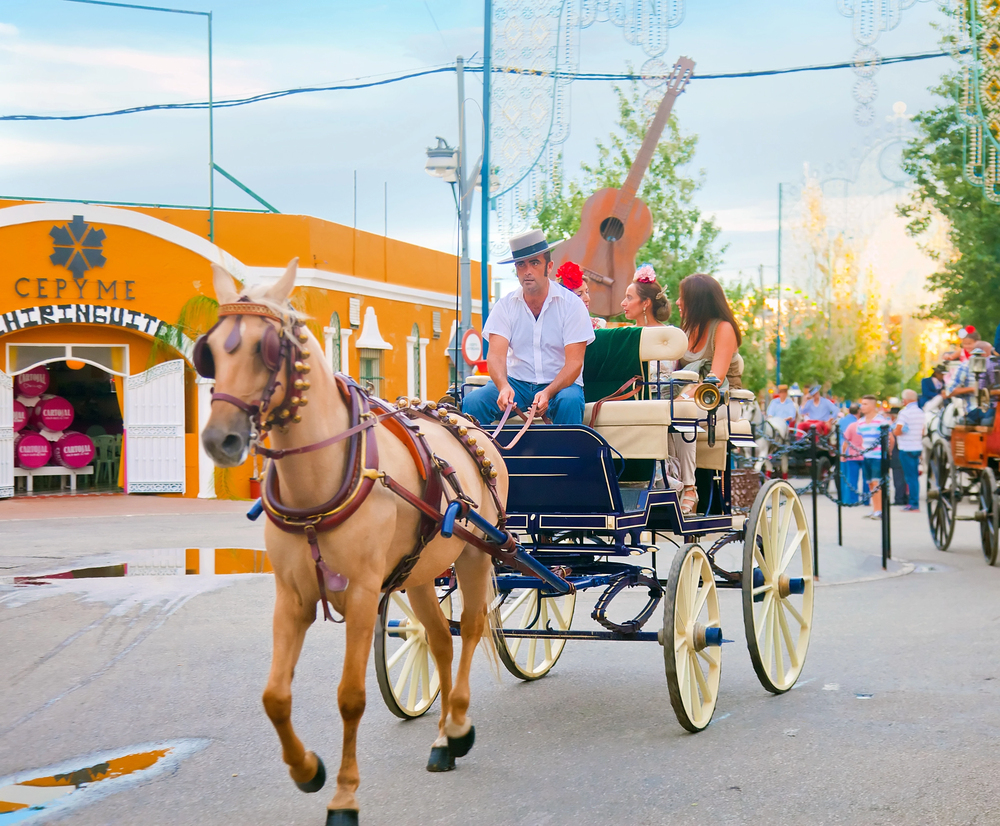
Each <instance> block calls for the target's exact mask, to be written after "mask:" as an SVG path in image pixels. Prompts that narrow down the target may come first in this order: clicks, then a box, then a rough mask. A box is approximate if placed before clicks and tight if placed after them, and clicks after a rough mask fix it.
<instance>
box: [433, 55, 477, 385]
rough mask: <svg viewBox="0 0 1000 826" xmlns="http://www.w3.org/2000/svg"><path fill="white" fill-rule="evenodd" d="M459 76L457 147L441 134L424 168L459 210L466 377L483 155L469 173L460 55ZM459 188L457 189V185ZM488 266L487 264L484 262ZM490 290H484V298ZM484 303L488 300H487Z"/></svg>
mask: <svg viewBox="0 0 1000 826" xmlns="http://www.w3.org/2000/svg"><path fill="white" fill-rule="evenodd" d="M455 68H456V74H457V76H458V148H457V149H455V148H454V147H452V146H449V145H448V142H447V141H446V140H445V139H444V138H441V137H438V138H437V146H434V147H431V148H429V149H428V150H427V162H426V163H425V164H424V169H425V170H426V172H427V174H428V175H432V176H433V177H435V178H440V179H441V180H442V181H445V182H447V183H449V184H451V188H452V194H453V195H454V196H455V208H456V209H457V210H458V223H459V228H460V234H461V245H460V250H459V265H458V266H459V293H460V295H461V300H462V311H461V316H460V318H458V319H456V324H455V376H456V380H457V379H461V378H465V376H466V375H467V374H468V369H469V368H468V365H467V364H465V359H463V358H462V357H461V356H460V349H459V348H460V346H461V341H462V335H463V334H464V333H465V331H466V330H468V329H470V328H471V327H472V261H471V260H470V258H469V219H470V216H471V212H472V195H473V193H474V192H475V191H476V189H475V182H476V179H477V178H478V177H479V169H480V165H481V164H482V157H481V156H480V158H479V160H478V161H476V163H475V164H474V165H473V169H472V171H471V173H470V174H469V175H468V176H466V175H465V169H466V164H467V161H466V158H467V155H466V147H465V61H464V60H463V59H462V58H461V57H458V58H457V59H456V61H455ZM456 188H457V189H456ZM483 266H484V267H485V264H483ZM487 296H488V293H487V294H484V296H483V299H484V302H485V300H486V299H487ZM484 306H485V303H484Z"/></svg>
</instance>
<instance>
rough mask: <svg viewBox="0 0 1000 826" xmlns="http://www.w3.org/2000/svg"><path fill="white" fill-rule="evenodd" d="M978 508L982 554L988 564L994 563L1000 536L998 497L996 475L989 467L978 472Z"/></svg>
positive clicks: (999, 500)
mask: <svg viewBox="0 0 1000 826" xmlns="http://www.w3.org/2000/svg"><path fill="white" fill-rule="evenodd" d="M979 510H980V513H979V519H980V520H981V521H980V522H979V532H980V535H981V537H982V540H983V556H985V557H986V561H987V562H988V563H989V564H990V565H996V564H997V550H998V547H997V545H998V536H1000V499H998V497H997V477H996V476H995V475H994V473H993V471H992V470H991V469H990V468H983V472H982V473H981V474H979Z"/></svg>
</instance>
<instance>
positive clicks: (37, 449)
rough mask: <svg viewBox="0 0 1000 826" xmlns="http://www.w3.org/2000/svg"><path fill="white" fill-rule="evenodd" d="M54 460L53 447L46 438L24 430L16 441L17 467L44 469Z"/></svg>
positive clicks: (15, 461)
mask: <svg viewBox="0 0 1000 826" xmlns="http://www.w3.org/2000/svg"><path fill="white" fill-rule="evenodd" d="M51 458H52V446H51V445H50V444H49V442H48V440H47V439H46V438H45V437H44V436H40V435H39V434H37V433H34V432H32V431H30V430H24V431H22V432H20V433H18V434H17V437H16V438H15V439H14V464H15V465H17V467H23V468H28V469H30V470H34V469H35V468H40V467H44V466H45V465H46V464H48V461H49V459H51Z"/></svg>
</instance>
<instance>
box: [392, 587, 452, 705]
mask: <svg viewBox="0 0 1000 826" xmlns="http://www.w3.org/2000/svg"><path fill="white" fill-rule="evenodd" d="M441 610H442V611H444V615H445V618H446V619H450V618H451V595H450V594H448V595H447V596H445V597H444V599H443V600H442V602H441ZM375 676H376V677H378V687H379V691H381V692H382V699H383V700H385V704H386V706H388V708H389V711H391V712H392V713H393V714H395V715H396V716H397V717H399V718H401V719H403V720H408V719H412V718H414V717H420V716H421V715H423V714H426V713H427V709H429V708H430V707H431V706H432V705H433V704H434V701H435V700H436V699H437V696H438V694H439V693H440V691H441V681H440V677H439V675H438V672H437V664H436V663H435V662H434V657H433V655H432V654H431V648H430V645H429V643H428V642H427V634H426V633H425V632H424V626H423V624H422V623H421V622H420V620H418V619H417V617H416V614H414V613H413V609H412V608H410V603H409V600H407V598H406V594H405V593H401V592H399V591H394V592H393V593H392V595H391V596H390V597H389V599H388V600H386V604H385V607H384V608H383V610H382V611H381V612H380V613H379V618H378V623H377V624H376V626H375Z"/></svg>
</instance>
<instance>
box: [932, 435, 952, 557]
mask: <svg viewBox="0 0 1000 826" xmlns="http://www.w3.org/2000/svg"><path fill="white" fill-rule="evenodd" d="M928 465H929V467H928V468H927V521H928V523H929V524H930V529H931V539H933V540H934V547H936V548H937V549H938V550H939V551H947V550H948V546H949V545H950V544H951V537H952V535H953V534H954V533H955V504H956V501H957V499H956V497H955V480H956V473H955V463H954V461H953V460H952V458H951V449H950V447H949V445H948V444H947V443H946V442H935V443H934V447H933V448H932V449H931V458H930V461H929V462H928Z"/></svg>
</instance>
